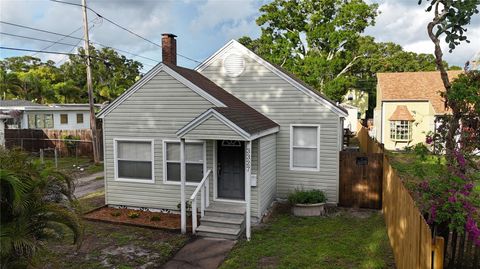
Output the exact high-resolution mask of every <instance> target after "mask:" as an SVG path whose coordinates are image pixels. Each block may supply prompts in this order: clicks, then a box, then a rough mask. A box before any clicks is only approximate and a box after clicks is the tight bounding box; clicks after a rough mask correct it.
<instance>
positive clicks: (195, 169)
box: [163, 141, 206, 184]
mask: <svg viewBox="0 0 480 269" xmlns="http://www.w3.org/2000/svg"><path fill="white" fill-rule="evenodd" d="M163 149H164V150H163V152H164V154H163V171H164V181H165V182H166V183H173V184H178V183H179V182H180V142H178V141H164V143H163ZM205 155H206V152H205V142H203V141H201V142H191V141H187V142H185V170H186V175H185V179H186V182H187V183H192V184H195V183H198V182H200V181H202V178H203V172H204V168H205V165H206V163H205Z"/></svg>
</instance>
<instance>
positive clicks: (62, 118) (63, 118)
mask: <svg viewBox="0 0 480 269" xmlns="http://www.w3.org/2000/svg"><path fill="white" fill-rule="evenodd" d="M60 123H61V124H67V123H68V114H60Z"/></svg>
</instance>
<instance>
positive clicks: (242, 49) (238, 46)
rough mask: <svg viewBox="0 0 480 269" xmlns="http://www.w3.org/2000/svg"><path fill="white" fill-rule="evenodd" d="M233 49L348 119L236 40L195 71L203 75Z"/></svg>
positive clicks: (328, 103)
mask: <svg viewBox="0 0 480 269" xmlns="http://www.w3.org/2000/svg"><path fill="white" fill-rule="evenodd" d="M231 47H232V48H234V49H237V50H239V51H240V52H242V53H244V54H245V55H248V56H249V57H250V58H252V59H253V60H255V61H257V62H258V63H259V64H261V65H263V66H264V67H265V68H267V69H268V70H270V71H271V72H273V73H274V74H276V75H277V76H279V77H280V78H282V79H284V80H285V81H287V82H288V83H290V84H291V85H292V86H293V87H294V88H296V89H297V90H299V91H301V92H303V93H304V94H306V95H308V96H309V97H311V98H313V99H314V100H315V101H317V102H319V103H321V104H323V105H325V106H326V107H327V108H329V109H330V110H331V111H332V112H334V113H335V114H337V115H338V116H340V117H347V116H348V113H346V112H345V111H343V110H341V109H340V108H338V107H336V106H335V105H333V104H332V103H330V102H329V101H327V100H326V99H325V98H323V97H321V96H319V95H317V94H315V93H314V92H312V90H310V89H309V88H307V87H305V86H304V85H302V84H301V83H299V82H298V81H296V80H294V79H293V78H291V77H290V76H288V75H287V74H285V73H284V72H282V71H281V70H279V69H278V68H276V67H275V66H273V65H272V64H271V63H269V62H267V61H265V60H264V59H262V58H261V57H260V56H258V55H257V54H255V53H254V52H252V51H251V50H249V49H248V48H246V47H245V46H243V45H242V44H240V43H239V42H238V41H236V40H234V39H232V40H230V41H229V42H228V43H227V44H225V45H224V46H223V47H222V48H220V49H219V50H218V51H217V52H215V53H214V54H213V55H212V56H210V57H209V58H208V59H206V60H205V61H204V62H203V63H201V64H199V65H198V66H197V67H196V68H195V70H196V71H198V72H200V73H201V72H202V71H203V70H204V69H205V68H207V67H208V66H209V65H210V64H212V63H213V61H215V60H216V59H217V58H220V57H222V56H223V55H224V54H225V53H226V52H227V51H228V49H229V48H231Z"/></svg>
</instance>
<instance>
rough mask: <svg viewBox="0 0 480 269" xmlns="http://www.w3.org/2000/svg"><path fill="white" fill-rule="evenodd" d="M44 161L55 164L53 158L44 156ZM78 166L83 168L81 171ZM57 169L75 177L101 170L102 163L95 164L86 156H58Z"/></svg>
mask: <svg viewBox="0 0 480 269" xmlns="http://www.w3.org/2000/svg"><path fill="white" fill-rule="evenodd" d="M45 163H47V164H50V165H52V166H55V159H54V158H52V157H45ZM74 165H75V166H74ZM78 167H80V168H83V171H81V170H80V169H78ZM58 169H60V170H62V171H64V172H66V173H68V174H70V175H73V176H75V177H82V176H87V175H91V174H95V173H97V172H102V171H103V163H101V164H98V165H96V164H94V163H93V161H92V160H91V159H90V158H88V157H77V158H75V157H58Z"/></svg>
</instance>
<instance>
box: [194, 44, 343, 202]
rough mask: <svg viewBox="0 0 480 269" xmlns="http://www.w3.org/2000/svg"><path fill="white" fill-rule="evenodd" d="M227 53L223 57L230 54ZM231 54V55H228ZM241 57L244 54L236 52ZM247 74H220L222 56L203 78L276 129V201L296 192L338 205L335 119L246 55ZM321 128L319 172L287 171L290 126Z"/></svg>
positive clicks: (325, 108) (338, 124)
mask: <svg viewBox="0 0 480 269" xmlns="http://www.w3.org/2000/svg"><path fill="white" fill-rule="evenodd" d="M229 49H230V50H236V49H235V48H227V49H226V50H227V51H226V52H225V53H224V54H223V55H228V54H229V53H231V52H230V51H228V50H229ZM232 52H233V51H232ZM234 52H235V53H237V54H243V52H242V51H234ZM244 58H245V70H244V72H243V73H242V74H241V75H240V76H238V77H229V76H226V75H225V74H224V71H223V66H222V65H223V57H222V56H220V57H218V58H217V59H216V60H214V61H213V62H212V63H211V64H210V65H209V66H207V67H206V68H205V69H203V70H201V73H202V74H203V75H205V76H206V77H208V78H209V79H210V80H212V81H214V82H215V83H217V84H218V85H219V86H221V87H222V88H223V89H225V90H227V91H229V92H230V93H232V94H233V95H235V96H236V97H237V98H239V99H241V100H242V101H243V102H245V103H247V104H248V105H250V106H252V107H253V108H255V109H257V110H258V111H260V112H262V113H263V114H265V115H266V116H267V117H269V118H270V119H272V120H273V121H275V122H277V123H278V124H279V125H280V131H279V132H278V133H277V142H276V147H277V152H276V153H277V162H276V166H277V196H279V197H282V198H284V197H286V196H287V195H288V193H289V192H291V191H293V190H294V189H295V188H305V189H310V188H318V189H322V190H325V191H326V192H327V196H328V199H329V202H331V203H336V202H337V201H338V178H339V172H338V169H339V168H338V162H339V150H340V145H339V143H338V141H339V140H338V138H339V136H340V129H341V126H340V120H339V116H338V115H337V114H335V113H334V112H332V111H331V110H330V109H329V108H327V107H326V106H325V105H323V104H320V103H319V102H318V101H316V100H314V99H313V98H311V97H309V96H307V95H306V94H304V93H302V92H301V91H299V90H298V89H296V88H294V87H293V86H292V85H291V84H290V83H288V82H287V81H286V80H284V79H282V78H280V77H279V76H277V75H276V74H274V73H273V72H271V71H270V70H268V69H267V68H266V67H264V66H263V65H261V64H260V63H258V62H257V61H255V60H254V59H252V58H251V57H250V56H248V55H244ZM291 124H319V125H320V171H316V172H314V171H294V170H290V125H291Z"/></svg>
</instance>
